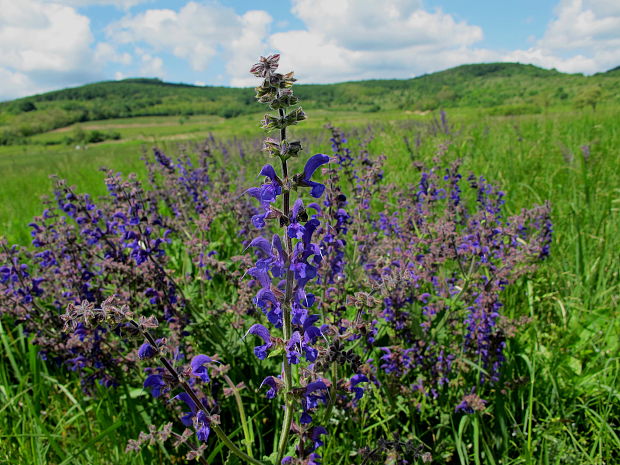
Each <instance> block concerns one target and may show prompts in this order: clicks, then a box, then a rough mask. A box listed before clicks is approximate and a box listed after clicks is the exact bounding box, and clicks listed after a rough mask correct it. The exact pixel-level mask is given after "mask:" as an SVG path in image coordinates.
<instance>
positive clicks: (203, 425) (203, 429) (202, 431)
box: [196, 410, 211, 442]
mask: <svg viewBox="0 0 620 465" xmlns="http://www.w3.org/2000/svg"><path fill="white" fill-rule="evenodd" d="M210 425H211V420H210V419H209V418H208V417H207V415H206V414H205V413H204V412H203V411H202V410H200V411H199V412H198V414H197V415H196V437H198V440H199V441H202V442H207V439H209V433H210V432H211V427H210Z"/></svg>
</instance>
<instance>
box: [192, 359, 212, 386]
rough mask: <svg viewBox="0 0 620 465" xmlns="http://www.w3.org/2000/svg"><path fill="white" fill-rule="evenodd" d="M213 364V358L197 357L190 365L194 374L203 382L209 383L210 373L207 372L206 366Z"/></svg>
mask: <svg viewBox="0 0 620 465" xmlns="http://www.w3.org/2000/svg"><path fill="white" fill-rule="evenodd" d="M211 362H212V360H211V358H210V357H208V356H206V355H202V354H200V355H196V356H195V357H194V358H192V361H191V363H190V365H191V367H192V374H193V375H195V376H198V377H199V378H200V379H201V380H202V381H203V382H205V383H208V382H209V381H210V380H211V378H209V371H208V370H207V367H206V366H205V364H207V363H211Z"/></svg>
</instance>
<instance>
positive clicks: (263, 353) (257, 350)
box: [248, 323, 273, 383]
mask: <svg viewBox="0 0 620 465" xmlns="http://www.w3.org/2000/svg"><path fill="white" fill-rule="evenodd" d="M248 333H249V334H254V335H255V336H258V337H260V338H261V339H262V340H263V341H265V344H263V345H262V346H256V347H254V354H255V355H256V356H257V357H258V359H259V360H265V359H266V358H267V350H269V348H270V347H271V346H273V343H272V342H271V335H270V334H269V330H268V329H267V328H265V327H264V326H263V325H261V324H258V323H257V324H255V325H253V326H252V327H251V328H250V329H249V330H248ZM264 382H265V381H263V383H264Z"/></svg>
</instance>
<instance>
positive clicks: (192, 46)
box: [107, 2, 271, 71]
mask: <svg viewBox="0 0 620 465" xmlns="http://www.w3.org/2000/svg"><path fill="white" fill-rule="evenodd" d="M267 18H269V20H267ZM268 21H271V17H269V15H267V13H265V12H248V13H246V14H245V15H244V16H239V15H237V14H236V13H235V11H234V10H233V9H231V8H228V7H225V6H222V5H220V4H217V3H208V4H203V3H197V2H189V3H187V4H186V5H185V6H183V7H182V8H181V9H180V10H179V11H175V10H170V9H161V10H146V11H144V12H142V13H140V14H137V15H133V16H126V17H125V18H123V19H121V20H120V21H117V22H115V23H113V24H111V25H110V26H109V27H108V29H107V34H108V36H109V37H110V39H111V40H114V41H116V42H119V43H136V42H143V43H146V44H148V45H149V46H150V47H152V48H153V50H154V51H156V52H160V51H166V52H170V53H172V54H174V55H175V56H176V57H178V58H182V59H185V60H187V61H188V62H189V63H190V65H191V67H192V68H193V69H194V70H195V71H204V70H206V69H207V67H208V65H209V63H210V62H211V61H212V60H213V59H214V58H215V56H216V55H217V53H218V52H219V51H221V50H226V49H228V48H229V47H232V48H235V45H232V46H231V45H229V44H234V43H236V42H238V41H239V40H240V38H241V37H244V35H245V36H246V37H247V39H248V40H252V39H254V38H256V37H255V35H256V34H253V33H252V31H250V32H249V33H247V30H248V29H252V28H254V29H258V30H261V31H262V30H263V29H264V24H265V22H268ZM259 35H260V34H259ZM235 49H236V50H238V51H239V52H240V53H242V52H243V51H244V50H246V47H245V46H236V48H235ZM225 58H226V57H225ZM227 61H228V60H227Z"/></svg>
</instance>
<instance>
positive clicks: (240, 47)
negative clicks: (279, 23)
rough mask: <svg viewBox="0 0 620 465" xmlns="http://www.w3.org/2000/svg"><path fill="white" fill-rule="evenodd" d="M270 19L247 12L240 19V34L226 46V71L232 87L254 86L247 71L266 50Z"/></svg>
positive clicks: (262, 14) (261, 14) (253, 79)
mask: <svg viewBox="0 0 620 465" xmlns="http://www.w3.org/2000/svg"><path fill="white" fill-rule="evenodd" d="M271 21H272V18H271V16H269V15H268V14H267V13H266V12H264V11H258V10H255V11H248V12H247V13H245V14H244V15H243V16H242V17H241V32H240V33H239V35H238V36H237V37H235V38H234V39H233V40H231V41H230V43H228V44H226V46H225V47H226V49H227V54H228V62H227V63H226V71H227V72H228V74H229V76H230V77H231V80H230V84H231V85H233V86H254V85H256V78H254V77H253V76H252V75H250V73H249V69H250V67H251V66H252V64H253V63H255V62H256V60H257V59H258V57H259V56H260V55H261V53H264V51H265V50H266V49H267V42H266V40H267V37H268V32H269V26H270V25H271Z"/></svg>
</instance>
